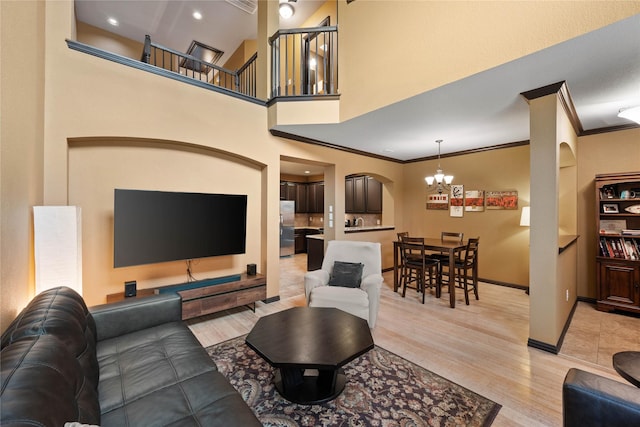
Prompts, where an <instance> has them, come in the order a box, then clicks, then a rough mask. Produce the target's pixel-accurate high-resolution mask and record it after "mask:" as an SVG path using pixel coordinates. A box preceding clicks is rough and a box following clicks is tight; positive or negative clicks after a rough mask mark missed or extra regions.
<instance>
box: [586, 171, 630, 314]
mask: <svg viewBox="0 0 640 427" xmlns="http://www.w3.org/2000/svg"><path fill="white" fill-rule="evenodd" d="M595 196H596V212H597V213H596V227H597V228H596V230H597V241H598V247H597V256H596V265H597V276H596V285H597V295H596V297H597V308H598V310H603V311H612V310H623V311H631V312H634V313H640V172H634V173H622V174H606V175H596V195H595Z"/></svg>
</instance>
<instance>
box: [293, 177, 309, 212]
mask: <svg viewBox="0 0 640 427" xmlns="http://www.w3.org/2000/svg"><path fill="white" fill-rule="evenodd" d="M308 187H309V186H308V185H307V184H301V183H296V197H295V202H296V213H306V212H310V210H309V201H308V194H309V191H308Z"/></svg>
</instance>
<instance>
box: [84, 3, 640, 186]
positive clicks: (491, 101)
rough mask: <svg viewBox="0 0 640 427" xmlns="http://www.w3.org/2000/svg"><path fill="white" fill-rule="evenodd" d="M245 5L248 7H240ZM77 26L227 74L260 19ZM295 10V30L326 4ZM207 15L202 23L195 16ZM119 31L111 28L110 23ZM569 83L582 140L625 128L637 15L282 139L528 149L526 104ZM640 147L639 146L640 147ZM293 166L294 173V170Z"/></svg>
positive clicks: (633, 82) (141, 11)
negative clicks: (190, 55) (520, 145)
mask: <svg viewBox="0 0 640 427" xmlns="http://www.w3.org/2000/svg"><path fill="white" fill-rule="evenodd" d="M244 1H247V0H244ZM75 3H76V15H77V17H78V20H80V21H82V22H86V23H88V24H90V25H93V26H96V27H99V28H103V29H105V30H107V31H111V32H114V33H116V34H119V35H122V36H124V37H128V38H131V39H134V40H139V41H142V40H143V39H144V35H145V34H149V35H151V39H152V40H154V41H155V42H157V43H160V44H163V45H165V46H167V47H170V48H173V49H176V50H179V51H186V50H187V48H188V46H189V44H190V43H191V41H192V40H197V41H199V42H202V43H204V44H208V45H210V46H213V47H215V48H217V49H220V50H223V51H224V52H225V56H224V57H223V58H222V59H221V60H220V61H219V63H220V64H223V63H224V62H225V61H226V58H227V57H228V55H230V54H232V53H233V52H234V51H235V50H236V48H237V47H238V46H239V45H240V43H241V42H242V41H243V40H245V39H253V38H256V28H257V12H256V13H254V14H248V13H246V12H244V11H242V10H240V9H238V8H237V7H235V6H233V5H231V4H229V3H227V2H226V1H224V0H216V1H187V0H143V1H137V0H128V1H113V0H112V1H103V0H76V2H75ZM322 3H323V2H322V1H315V0H313V1H312V0H298V1H297V2H295V3H292V4H293V5H294V7H295V8H296V14H295V15H294V19H293V20H290V21H288V22H286V23H285V22H284V21H283V20H282V19H281V23H280V25H281V28H296V27H299V26H301V23H302V22H303V21H304V20H305V19H306V18H307V17H308V16H310V15H311V14H312V13H313V12H314V11H315V10H317V8H318V7H319V6H320V5H321V4H322ZM194 10H199V11H200V12H201V13H202V14H203V16H204V17H203V19H202V20H201V21H195V20H194V19H193V17H192V16H191V14H192V12H193V11H194ZM110 16H113V17H116V18H117V19H118V20H119V21H120V25H119V26H118V27H112V26H110V25H109V24H108V23H107V22H106V20H107V18H108V17H110ZM561 81H565V82H566V83H567V87H568V89H569V92H570V94H571V97H572V100H573V103H574V106H575V109H576V112H577V115H578V118H579V120H580V122H581V125H582V128H583V129H584V131H592V130H596V129H601V128H609V127H618V126H628V125H630V124H632V123H631V122H629V121H628V120H626V119H622V118H619V117H617V114H618V112H619V110H620V109H624V108H628V107H632V106H638V105H640V15H635V16H633V17H630V18H627V19H625V20H622V21H619V22H616V23H614V24H612V25H609V26H607V27H604V28H601V29H599V30H596V31H593V32H590V33H587V34H585V35H582V36H580V37H577V38H574V39H571V40H568V41H566V42H563V43H560V44H558V45H555V46H551V47H549V48H547V49H544V50H542V51H539V52H535V53H533V54H531V55H528V56H525V57H522V58H519V59H517V60H515V61H512V62H509V63H506V64H503V65H500V66H498V67H495V68H492V69H489V70H486V71H483V72H481V73H478V74H475V75H472V76H470V77H467V78H464V79H462V80H459V81H456V82H453V83H450V84H447V85H444V86H442V87H439V88H436V89H433V90H430V91H427V92H424V93H421V94H419V95H416V96H414V97H411V98H408V99H406V100H403V101H400V102H397V103H394V104H391V105H388V106H386V107H383V108H380V109H378V110H375V111H371V112H369V113H367V114H364V115H362V116H359V117H355V118H353V119H350V120H347V121H345V122H342V123H338V124H317V125H286V126H278V127H276V129H277V130H280V131H282V132H286V133H290V134H294V135H298V136H300V137H304V138H310V139H313V140H318V141H322V142H326V143H329V144H333V145H337V146H342V147H345V148H349V149H355V150H360V151H363V152H367V153H371V154H373V155H376V156H383V157H387V158H390V159H394V160H397V161H411V160H415V159H421V158H425V157H430V156H435V155H437V150H438V146H437V144H436V143H435V141H436V140H438V139H442V140H443V141H444V142H443V143H442V144H441V150H442V154H443V155H446V154H447V153H455V152H459V151H465V150H472V149H478V148H483V147H491V146H496V145H500V144H508V143H513V142H519V141H526V140H528V139H529V108H528V105H527V102H526V101H525V99H524V98H523V97H522V96H521V95H520V93H522V92H526V91H529V90H532V89H537V88H540V87H544V86H547V85H550V84H553V83H558V82H561ZM639 143H640V142H639ZM289 163H290V164H291V165H289ZM295 164H296V163H295V162H286V163H283V172H284V173H292V174H303V173H304V170H310V171H311V173H312V174H314V173H318V171H320V173H321V169H322V168H321V167H319V166H317V165H297V166H298V167H297V169H296V170H293V169H290V170H285V167H287V168H289V167H290V166H291V168H293V166H292V165H295Z"/></svg>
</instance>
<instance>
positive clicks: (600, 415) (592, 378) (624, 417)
mask: <svg viewBox="0 0 640 427" xmlns="http://www.w3.org/2000/svg"><path fill="white" fill-rule="evenodd" d="M562 412H563V413H562V415H563V425H564V427H622V426H640V388H637V387H634V386H632V385H631V384H625V383H622V382H619V381H615V380H612V379H609V378H605V377H602V376H600V375H596V374H593V373H591V372H587V371H583V370H581V369H576V368H572V369H569V372H567V375H566V377H565V379H564V383H563V386H562Z"/></svg>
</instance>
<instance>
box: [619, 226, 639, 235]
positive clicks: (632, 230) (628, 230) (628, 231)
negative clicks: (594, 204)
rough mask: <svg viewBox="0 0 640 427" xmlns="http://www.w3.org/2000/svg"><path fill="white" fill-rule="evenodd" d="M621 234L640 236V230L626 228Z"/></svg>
mask: <svg viewBox="0 0 640 427" xmlns="http://www.w3.org/2000/svg"><path fill="white" fill-rule="evenodd" d="M620 234H622V235H623V236H640V230H635V229H629V228H625V229H622V230H620Z"/></svg>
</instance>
